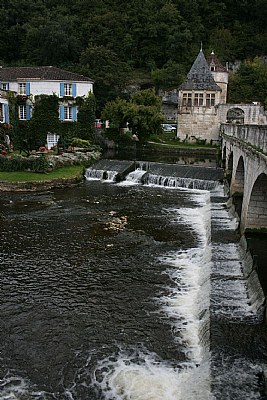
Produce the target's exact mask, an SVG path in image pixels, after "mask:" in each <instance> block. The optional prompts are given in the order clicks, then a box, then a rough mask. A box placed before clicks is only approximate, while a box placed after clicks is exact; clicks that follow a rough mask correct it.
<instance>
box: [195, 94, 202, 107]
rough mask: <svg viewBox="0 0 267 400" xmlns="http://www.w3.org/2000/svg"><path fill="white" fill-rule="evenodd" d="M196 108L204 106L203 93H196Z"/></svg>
mask: <svg viewBox="0 0 267 400" xmlns="http://www.w3.org/2000/svg"><path fill="white" fill-rule="evenodd" d="M194 106H196V107H199V106H203V93H195V97H194Z"/></svg>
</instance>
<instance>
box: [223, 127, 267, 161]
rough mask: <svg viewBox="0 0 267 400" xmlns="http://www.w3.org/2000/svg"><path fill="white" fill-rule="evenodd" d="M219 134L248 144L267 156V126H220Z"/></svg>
mask: <svg viewBox="0 0 267 400" xmlns="http://www.w3.org/2000/svg"><path fill="white" fill-rule="evenodd" d="M221 132H222V133H224V134H225V135H228V136H232V137H234V138H237V139H238V140H241V141H242V142H245V143H249V144H250V145H252V146H253V147H255V148H256V149H260V150H262V151H263V152H264V153H265V154H267V125H234V124H221Z"/></svg>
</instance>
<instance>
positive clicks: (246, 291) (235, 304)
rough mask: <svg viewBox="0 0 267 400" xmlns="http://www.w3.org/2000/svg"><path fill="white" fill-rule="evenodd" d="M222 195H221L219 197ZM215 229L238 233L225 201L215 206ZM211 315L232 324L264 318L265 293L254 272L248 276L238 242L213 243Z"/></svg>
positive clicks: (213, 216) (213, 220) (235, 221)
mask: <svg viewBox="0 0 267 400" xmlns="http://www.w3.org/2000/svg"><path fill="white" fill-rule="evenodd" d="M219 194H221V195H222V193H218V192H217V195H219ZM211 213H212V226H213V229H214V230H219V231H220V232H222V234H223V232H224V231H226V232H231V231H232V232H235V230H236V228H237V226H238V222H237V220H236V218H235V217H234V216H232V215H230V213H229V212H228V210H227V208H226V205H225V203H224V202H219V203H215V204H213V205H212V209H211ZM212 253H213V256H212V259H213V270H212V296H211V297H212V300H211V304H212V312H213V314H214V315H215V316H216V317H219V318H223V319H227V320H231V321H240V322H241V321H250V322H253V321H255V320H260V319H261V318H262V306H263V303H264V300H265V299H264V294H263V292H262V290H261V288H260V284H259V280H258V277H257V274H256V273H255V271H253V273H251V276H249V277H248V276H245V273H244V270H246V266H245V265H244V263H246V258H245V257H244V250H243V249H242V248H241V247H240V243H239V242H232V243H223V242H220V243H213V244H212Z"/></svg>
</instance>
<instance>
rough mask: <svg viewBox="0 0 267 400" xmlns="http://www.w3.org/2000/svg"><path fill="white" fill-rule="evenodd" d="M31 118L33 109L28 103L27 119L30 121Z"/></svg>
mask: <svg viewBox="0 0 267 400" xmlns="http://www.w3.org/2000/svg"><path fill="white" fill-rule="evenodd" d="M29 119H31V109H30V105H29V104H26V120H27V121H29Z"/></svg>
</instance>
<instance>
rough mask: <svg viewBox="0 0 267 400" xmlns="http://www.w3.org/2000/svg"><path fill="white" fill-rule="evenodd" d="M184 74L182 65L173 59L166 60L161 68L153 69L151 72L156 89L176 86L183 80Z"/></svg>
mask: <svg viewBox="0 0 267 400" xmlns="http://www.w3.org/2000/svg"><path fill="white" fill-rule="evenodd" d="M185 76H186V74H185V71H184V68H183V66H182V65H181V64H177V63H176V62H174V61H168V62H167V63H166V64H165V65H164V66H163V68H162V69H155V70H154V71H152V72H151V77H152V79H153V81H154V84H155V87H156V90H158V89H160V88H161V89H165V90H167V89H173V88H177V87H178V86H180V85H181V83H182V82H183V81H184V79H185Z"/></svg>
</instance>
